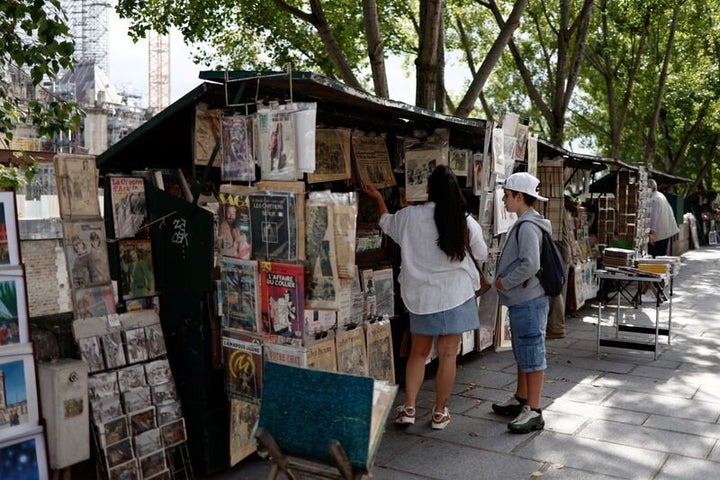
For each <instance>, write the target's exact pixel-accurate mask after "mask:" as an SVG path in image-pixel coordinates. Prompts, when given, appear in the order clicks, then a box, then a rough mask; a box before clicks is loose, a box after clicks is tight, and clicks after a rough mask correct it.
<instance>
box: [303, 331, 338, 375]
mask: <svg viewBox="0 0 720 480" xmlns="http://www.w3.org/2000/svg"><path fill="white" fill-rule="evenodd" d="M307 367H308V368H312V369H314V370H325V371H327V372H337V371H338V363H337V348H336V346H335V339H334V338H327V339H325V340H322V341H320V342H317V343H315V344H313V345H310V346H309V347H307Z"/></svg>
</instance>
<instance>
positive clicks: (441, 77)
mask: <svg viewBox="0 0 720 480" xmlns="http://www.w3.org/2000/svg"><path fill="white" fill-rule="evenodd" d="M440 8H441V9H442V8H443V7H442V4H441V6H440ZM438 23H439V25H438V32H439V34H438V42H437V74H436V76H435V82H436V83H435V110H436V111H438V112H440V113H444V112H445V95H446V91H445V16H444V15H443V12H442V10H441V11H440V18H439V20H438Z"/></svg>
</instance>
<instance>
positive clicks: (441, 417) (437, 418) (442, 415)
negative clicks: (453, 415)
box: [431, 407, 450, 430]
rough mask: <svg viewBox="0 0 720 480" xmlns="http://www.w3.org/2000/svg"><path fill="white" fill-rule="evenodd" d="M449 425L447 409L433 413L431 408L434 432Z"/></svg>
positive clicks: (448, 411)
mask: <svg viewBox="0 0 720 480" xmlns="http://www.w3.org/2000/svg"><path fill="white" fill-rule="evenodd" d="M448 423H450V410H448V408H447V407H445V409H444V410H443V411H442V412H438V411H435V409H434V408H433V414H432V425H431V426H432V428H433V429H434V430H442V429H443V428H445V427H447V426H448Z"/></svg>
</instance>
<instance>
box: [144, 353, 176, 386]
mask: <svg viewBox="0 0 720 480" xmlns="http://www.w3.org/2000/svg"><path fill="white" fill-rule="evenodd" d="M145 377H146V378H147V382H148V384H149V385H160V384H161V383H166V382H169V381H170V380H172V378H173V377H172V372H171V371H170V363H168V361H167V359H161V360H155V361H153V362H148V363H146V364H145Z"/></svg>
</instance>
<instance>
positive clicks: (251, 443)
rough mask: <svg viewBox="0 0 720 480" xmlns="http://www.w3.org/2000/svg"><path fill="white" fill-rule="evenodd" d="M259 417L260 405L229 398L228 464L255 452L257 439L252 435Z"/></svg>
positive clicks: (237, 461) (232, 463)
mask: <svg viewBox="0 0 720 480" xmlns="http://www.w3.org/2000/svg"><path fill="white" fill-rule="evenodd" d="M258 418H260V405H258V404H257V403H253V402H248V401H245V400H241V399H237V398H231V399H230V466H233V465H236V464H237V463H239V462H240V461H241V460H243V459H244V458H246V457H248V456H250V455H252V454H253V453H255V450H256V449H257V441H256V440H255V436H254V435H253V433H254V431H255V424H256V423H257V421H258Z"/></svg>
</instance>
